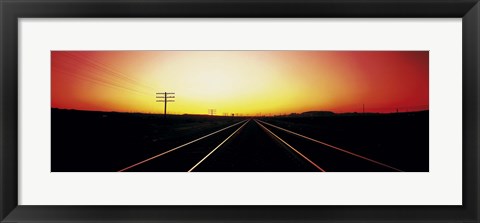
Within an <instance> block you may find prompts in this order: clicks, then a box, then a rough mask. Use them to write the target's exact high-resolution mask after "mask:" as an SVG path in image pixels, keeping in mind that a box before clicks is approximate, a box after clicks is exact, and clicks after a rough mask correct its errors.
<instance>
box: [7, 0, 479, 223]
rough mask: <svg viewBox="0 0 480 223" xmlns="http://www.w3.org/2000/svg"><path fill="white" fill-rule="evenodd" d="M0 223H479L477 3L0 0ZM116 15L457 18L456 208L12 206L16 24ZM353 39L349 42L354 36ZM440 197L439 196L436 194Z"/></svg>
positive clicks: (438, 0)
mask: <svg viewBox="0 0 480 223" xmlns="http://www.w3.org/2000/svg"><path fill="white" fill-rule="evenodd" d="M0 15H1V25H0V34H1V35H0V36H1V52H0V59H1V60H0V67H1V75H0V83H1V91H0V104H1V113H0V152H1V153H0V154H1V157H0V179H1V182H0V219H1V222H27V221H28V222H74V221H75V222H83V221H85V222H87V221H88V222H147V221H148V222H187V221H197V222H233V221H235V222H372V221H376V222H479V219H480V217H479V209H480V207H479V200H480V199H479V198H480V196H479V188H480V186H479V163H480V162H479V160H480V156H479V152H478V149H479V140H478V138H479V132H478V127H479V118H478V117H479V113H478V112H479V111H478V107H479V101H478V100H479V97H478V96H479V78H478V77H479V68H480V67H479V59H480V57H479V55H480V44H479V41H480V36H479V35H480V5H479V3H478V0H408V1H402V0H257V1H253V0H221V1H220V0H142V1H135V0H118V1H109V0H100V1H94V0H62V1H58V0H37V1H35V0H15V1H14V0H0ZM46 17H48V18H74V17H86V18H122V17H189V18H192V17H213V18H228V17H250V18H252V17H258V18H266V17H268V18H277V17H278V18H293V17H308V18H310V17H349V18H356V17H359V18H365V17H369V18H397V17H402V18H404V17H405V18H425V17H432V18H462V35H463V37H462V41H463V42H462V45H463V46H462V47H463V52H462V57H463V64H462V66H463V67H462V69H463V76H462V79H463V80H462V83H463V89H462V94H463V102H462V103H463V205H462V206H24V205H18V199H17V194H18V188H17V186H18V174H17V172H18V166H17V165H18V161H17V158H18V155H17V148H18V147H17V146H18V141H17V140H18V121H17V120H18V97H17V96H18V73H17V71H18V67H17V64H18V39H17V38H18V35H19V34H18V22H17V21H18V19H19V18H46ZM352 38H353V37H352ZM439 196H441V194H439Z"/></svg>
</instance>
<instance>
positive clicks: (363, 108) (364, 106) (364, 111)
mask: <svg viewBox="0 0 480 223" xmlns="http://www.w3.org/2000/svg"><path fill="white" fill-rule="evenodd" d="M363 114H365V104H363Z"/></svg>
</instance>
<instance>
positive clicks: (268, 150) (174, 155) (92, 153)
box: [52, 109, 429, 172]
mask: <svg viewBox="0 0 480 223" xmlns="http://www.w3.org/2000/svg"><path fill="white" fill-rule="evenodd" d="M282 129H285V130H288V131H291V132H294V133H297V134H300V135H302V136H308V137H310V138H312V139H314V140H317V141H320V142H322V143H327V145H324V144H321V143H319V142H315V141H312V140H309V139H306V138H305V137H300V136H298V135H295V134H292V133H289V132H288V131H284V130H282ZM214 132H215V134H212V133H214ZM210 134H211V135H210ZM205 135H210V136H208V137H205V138H202V139H200V140H197V141H193V140H196V139H198V138H200V137H203V136H205ZM192 141H193V142H192ZM185 144H186V145H185ZM330 145H333V146H334V148H332V147H331V146H330ZM179 147H180V148H179ZM335 148H337V149H335ZM341 150H344V151H341ZM345 151H347V152H345ZM428 152H429V151H428V112H416V113H403V114H402V113H400V114H389V115H367V116H359V115H353V116H339V115H335V116H329V117H277V118H258V119H257V118H252V119H249V118H240V117H235V118H234V117H217V116H182V115H175V116H169V117H168V118H167V119H164V118H163V116H159V115H148V114H129V113H113V112H109V113H107V112H87V111H73V110H59V109H52V171H53V172H113V171H133V172H186V171H193V172H195V171H202V172H311V171H326V172H330V171H333V172H383V171H399V170H400V171H422V172H423V171H428V163H429V162H428V154H429V153H428ZM352 154H353V155H352Z"/></svg>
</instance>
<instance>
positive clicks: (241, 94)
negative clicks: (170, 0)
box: [52, 51, 428, 115]
mask: <svg viewBox="0 0 480 223" xmlns="http://www.w3.org/2000/svg"><path fill="white" fill-rule="evenodd" d="M165 91H166V92H175V97H176V98H175V102H172V103H169V104H168V108H169V109H168V113H171V114H185V113H188V114H207V112H208V109H216V114H217V115H224V114H232V113H235V114H243V115H259V114H262V115H269V114H271V115H276V114H288V113H293V112H297V113H298V112H305V111H313V110H317V111H318V110H329V111H334V112H360V111H361V110H362V109H363V105H364V104H365V105H366V108H367V109H368V110H369V111H370V112H393V111H395V110H396V109H402V110H408V109H410V110H415V109H416V110H420V109H428V52H427V51H415V52H405V51H385V52H383V51H378V52H377V51H373V52H364V51H358V52H355V51H352V52H349V51H342V52H336V51H53V52H52V107H55V108H69V109H81V110H99V111H126V112H148V113H163V104H161V103H157V102H155V93H156V92H165Z"/></svg>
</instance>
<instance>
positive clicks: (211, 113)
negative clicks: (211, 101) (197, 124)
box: [208, 108, 217, 115]
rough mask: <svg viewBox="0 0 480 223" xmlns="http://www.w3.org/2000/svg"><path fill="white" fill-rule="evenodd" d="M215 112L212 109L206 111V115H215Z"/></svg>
mask: <svg viewBox="0 0 480 223" xmlns="http://www.w3.org/2000/svg"><path fill="white" fill-rule="evenodd" d="M216 112H217V110H216V109H214V108H211V109H208V114H209V115H215V113H216Z"/></svg>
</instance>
